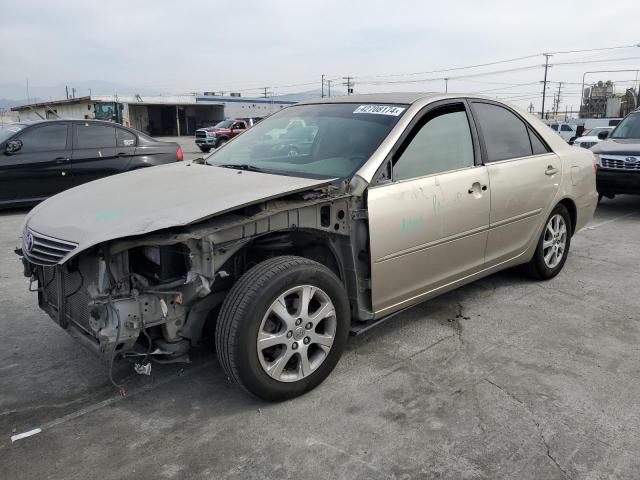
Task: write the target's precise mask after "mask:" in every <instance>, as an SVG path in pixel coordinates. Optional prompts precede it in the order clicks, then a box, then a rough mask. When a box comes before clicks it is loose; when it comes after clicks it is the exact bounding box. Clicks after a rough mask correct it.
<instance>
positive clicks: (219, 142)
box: [216, 138, 229, 148]
mask: <svg viewBox="0 0 640 480" xmlns="http://www.w3.org/2000/svg"><path fill="white" fill-rule="evenodd" d="M228 141H229V139H227V138H221V139H220V140H218V141H217V142H216V148H220V147H221V146H222V145H224V144H225V143H227V142H228Z"/></svg>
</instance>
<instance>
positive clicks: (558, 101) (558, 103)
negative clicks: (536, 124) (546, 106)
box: [556, 82, 562, 116]
mask: <svg viewBox="0 0 640 480" xmlns="http://www.w3.org/2000/svg"><path fill="white" fill-rule="evenodd" d="M561 89H562V82H558V95H557V96H556V116H557V115H558V110H559V109H560V90H561Z"/></svg>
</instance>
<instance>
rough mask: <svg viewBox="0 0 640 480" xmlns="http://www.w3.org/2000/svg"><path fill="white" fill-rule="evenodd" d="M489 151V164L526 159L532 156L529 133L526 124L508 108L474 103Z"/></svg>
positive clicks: (487, 160)
mask: <svg viewBox="0 0 640 480" xmlns="http://www.w3.org/2000/svg"><path fill="white" fill-rule="evenodd" d="M473 110H474V112H475V114H476V117H477V118H476V119H477V122H478V125H479V126H480V131H481V133H482V137H483V139H484V144H485V148H486V150H487V158H486V159H485V161H486V162H487V163H491V162H498V161H500V160H507V159H509V158H518V157H526V156H528V155H531V154H532V149H531V142H530V140H529V132H528V131H527V130H528V129H527V127H526V126H525V124H524V122H523V121H522V120H520V119H519V118H518V117H517V116H516V115H514V114H513V113H512V112H510V111H509V110H507V109H506V108H503V107H499V106H497V105H492V104H489V103H477V102H474V103H473Z"/></svg>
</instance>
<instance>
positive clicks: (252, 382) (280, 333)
mask: <svg viewBox="0 0 640 480" xmlns="http://www.w3.org/2000/svg"><path fill="white" fill-rule="evenodd" d="M305 292H306V293H305ZM305 294H306V296H307V298H308V299H309V300H308V301H307V302H306V305H307V307H308V308H306V309H305V308H304V307H302V306H304V305H305V302H304V300H303V298H304V295H305ZM279 300H282V303H279ZM305 310H306V311H305ZM276 311H277V312H279V313H278V314H276V313H275V312H276ZM310 313H312V314H315V315H320V318H317V319H316V318H314V317H313V315H309V314H310ZM349 328H350V309H349V300H348V298H347V293H346V291H345V288H344V286H343V285H342V283H341V282H340V280H339V279H338V277H336V275H335V274H334V273H333V272H332V271H331V270H329V269H328V268H326V267H325V266H323V265H321V264H319V263H317V262H314V261H312V260H309V259H306V258H302V257H294V256H281V257H275V258H272V259H269V260H266V261H264V262H262V263H259V264H258V265H256V266H254V267H253V268H251V269H250V270H249V271H247V272H246V273H245V274H244V275H242V276H241V277H240V278H239V279H238V281H237V282H236V283H235V285H234V286H233V287H232V288H231V290H230V291H229V293H228V294H227V297H226V298H225V300H224V302H223V304H222V308H221V310H220V315H219V317H218V322H217V325H216V334H215V335H216V339H215V341H216V352H217V355H218V360H219V362H220V364H221V365H222V368H223V369H224V372H225V374H226V375H227V377H228V378H229V379H230V380H231V381H232V382H233V383H236V384H237V385H239V386H241V387H242V388H244V389H245V390H246V391H247V392H249V393H251V394H253V395H255V396H257V397H259V398H262V399H264V400H269V401H279V400H286V399H289V398H293V397H297V396H299V395H302V394H303V393H305V392H307V391H309V390H311V389H313V388H314V387H316V386H317V385H319V384H320V383H321V382H322V381H323V380H324V379H325V378H326V377H327V376H328V375H329V374H330V373H331V371H332V370H333V368H334V367H335V366H336V364H337V363H338V360H339V359H340V356H341V355H342V352H343V351H344V347H345V344H346V341H347V337H348V334H349ZM259 334H260V340H259V337H258V335H259ZM332 335H333V338H332V340H331V336H332ZM259 341H260V342H263V343H266V345H264V346H263V347H262V348H260V347H259ZM267 342H268V343H267ZM294 342H295V345H294ZM307 342H308V343H307ZM303 356H304V357H303ZM303 358H306V362H305V361H304V360H303ZM268 372H270V373H268Z"/></svg>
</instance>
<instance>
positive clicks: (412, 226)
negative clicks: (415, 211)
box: [402, 215, 424, 235]
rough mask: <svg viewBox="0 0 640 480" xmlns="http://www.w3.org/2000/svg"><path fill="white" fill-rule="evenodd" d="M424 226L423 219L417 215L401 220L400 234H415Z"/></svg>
mask: <svg viewBox="0 0 640 480" xmlns="http://www.w3.org/2000/svg"><path fill="white" fill-rule="evenodd" d="M423 225H424V217H423V216H422V215H419V216H417V217H413V218H403V219H402V234H403V235H409V234H410V233H411V232H415V231H416V230H418V229H419V228H420V227H422V226H423Z"/></svg>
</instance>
